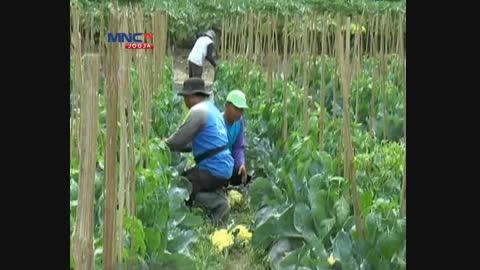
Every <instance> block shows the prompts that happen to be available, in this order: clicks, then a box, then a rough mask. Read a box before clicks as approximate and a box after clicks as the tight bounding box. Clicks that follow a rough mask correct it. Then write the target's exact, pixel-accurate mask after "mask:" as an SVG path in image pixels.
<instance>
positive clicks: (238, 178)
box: [229, 169, 252, 186]
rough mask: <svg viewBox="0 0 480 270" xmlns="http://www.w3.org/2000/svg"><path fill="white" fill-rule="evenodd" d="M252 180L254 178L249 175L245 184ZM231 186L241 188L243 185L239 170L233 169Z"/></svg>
mask: <svg viewBox="0 0 480 270" xmlns="http://www.w3.org/2000/svg"><path fill="white" fill-rule="evenodd" d="M251 180H252V176H251V175H248V174H247V181H246V183H245V185H246V184H248V183H250V181H251ZM229 183H230V185H232V186H239V185H241V184H242V175H239V174H238V169H233V173H232V177H231V178H230V180H229Z"/></svg>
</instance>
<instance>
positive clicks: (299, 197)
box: [293, 178, 308, 204]
mask: <svg viewBox="0 0 480 270" xmlns="http://www.w3.org/2000/svg"><path fill="white" fill-rule="evenodd" d="M301 179H302V180H300V178H298V179H297V180H295V181H294V182H293V185H294V187H295V201H296V202H297V203H299V202H302V203H305V204H308V197H307V195H308V187H307V181H306V179H305V178H301Z"/></svg>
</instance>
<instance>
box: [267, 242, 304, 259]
mask: <svg viewBox="0 0 480 270" xmlns="http://www.w3.org/2000/svg"><path fill="white" fill-rule="evenodd" d="M303 244H304V242H303V241H302V240H300V239H297V238H283V239H280V240H278V241H277V242H276V243H275V244H274V245H273V246H272V247H271V248H270V251H269V252H268V255H267V256H268V258H269V259H270V260H271V261H272V262H273V264H275V265H278V263H279V261H280V260H281V259H282V258H283V257H284V256H285V253H287V252H290V251H292V250H295V249H297V248H299V247H301V246H302V245H303Z"/></svg>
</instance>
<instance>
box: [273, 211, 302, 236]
mask: <svg viewBox="0 0 480 270" xmlns="http://www.w3.org/2000/svg"><path fill="white" fill-rule="evenodd" d="M294 212H295V206H294V205H293V204H292V205H291V206H289V207H288V208H287V209H286V210H285V211H284V212H283V213H282V214H281V215H280V217H279V218H278V229H277V231H278V236H279V237H280V238H283V237H298V238H303V235H302V234H301V233H300V232H298V231H297V230H296V229H295V225H294V218H293V216H294Z"/></svg>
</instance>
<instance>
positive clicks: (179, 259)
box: [149, 253, 196, 270]
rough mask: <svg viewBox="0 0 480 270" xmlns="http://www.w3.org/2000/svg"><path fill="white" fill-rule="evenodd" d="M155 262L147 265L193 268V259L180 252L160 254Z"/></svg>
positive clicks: (186, 269)
mask: <svg viewBox="0 0 480 270" xmlns="http://www.w3.org/2000/svg"><path fill="white" fill-rule="evenodd" d="M156 261H157V262H156V263H152V264H150V265H149V269H171V270H195V269H196V264H195V261H194V260H192V259H190V257H188V256H185V255H183V254H180V253H174V254H167V253H164V254H162V255H160V256H159V257H158V258H157V260H156Z"/></svg>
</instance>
